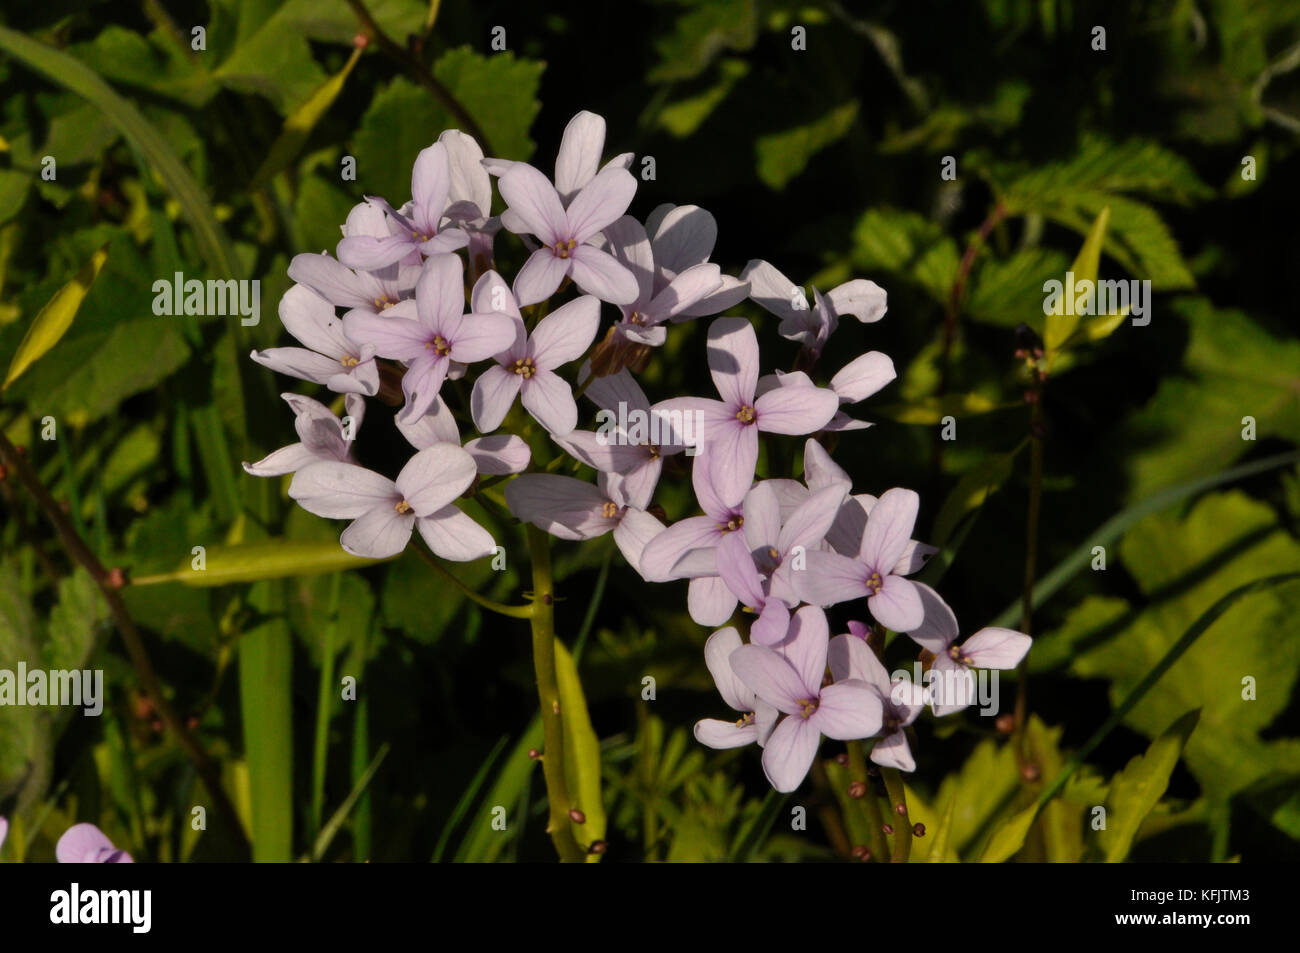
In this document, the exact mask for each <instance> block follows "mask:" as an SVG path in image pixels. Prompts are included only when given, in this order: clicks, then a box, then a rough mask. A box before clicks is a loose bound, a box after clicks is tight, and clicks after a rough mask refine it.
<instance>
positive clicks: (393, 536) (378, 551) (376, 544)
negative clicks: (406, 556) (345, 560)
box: [339, 503, 415, 559]
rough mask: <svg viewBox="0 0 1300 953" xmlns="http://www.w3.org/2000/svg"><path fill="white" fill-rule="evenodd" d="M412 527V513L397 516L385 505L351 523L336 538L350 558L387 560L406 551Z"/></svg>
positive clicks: (390, 507) (413, 521)
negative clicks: (361, 557)
mask: <svg viewBox="0 0 1300 953" xmlns="http://www.w3.org/2000/svg"><path fill="white" fill-rule="evenodd" d="M414 523H415V514H414V513H399V512H397V510H396V509H395V508H394V507H392V506H390V505H389V504H387V503H384V504H381V505H380V506H376V507H374V508H372V509H369V510H366V512H364V513H362V514H361V515H360V516H359V517H357V518H356V519H355V520H353V522H352V524H351V525H350V526H348V528H347V529H345V530H344V531H343V535H342V536H340V537H339V543H340V544H341V545H342V546H343V548H344V549H345V550H346V551H347V552H349V553H351V554H352V555H353V556H363V557H365V558H366V559H387V558H388V557H389V556H396V555H397V554H398V553H400V552H401V551H402V550H403V549H405V548H406V544H407V543H408V542H410V539H411V527H412V526H413V525H414Z"/></svg>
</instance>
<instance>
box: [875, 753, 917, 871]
mask: <svg viewBox="0 0 1300 953" xmlns="http://www.w3.org/2000/svg"><path fill="white" fill-rule="evenodd" d="M880 776H881V777H882V778H884V779H885V790H886V791H888V792H889V808H890V809H889V822H890V823H891V824H893V825H894V852H893V854H892V855H891V856H890V858H889V859H890V861H892V862H893V863H895V864H905V863H907V857H908V854H910V853H911V852H912V824H911V821H910V820H908V817H907V793H906V792H905V791H904V790H903V776H902V774H900V773H899V771H898V769H897V768H881V769H880ZM900 806H901V807H902V808H903V813H901V814H900V813H898V808H899V807H900Z"/></svg>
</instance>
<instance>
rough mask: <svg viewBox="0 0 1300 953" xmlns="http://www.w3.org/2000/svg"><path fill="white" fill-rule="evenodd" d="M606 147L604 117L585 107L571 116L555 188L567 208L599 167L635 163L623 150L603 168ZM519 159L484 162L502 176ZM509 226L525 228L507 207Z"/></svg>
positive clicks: (518, 229)
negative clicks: (514, 220)
mask: <svg viewBox="0 0 1300 953" xmlns="http://www.w3.org/2000/svg"><path fill="white" fill-rule="evenodd" d="M604 151H605V120H604V118H603V117H601V116H598V115H596V114H595V113H593V112H587V111H586V110H585V109H584V110H583V111H582V112H580V113H578V114H577V115H575V116H574V117H573V118H572V119H570V120H569V123H568V125H567V126H565V127H564V135H563V136H562V137H561V139H560V149H559V151H558V152H557V153H556V154H555V189H556V191H557V192H558V193H559V196H560V201H561V202H563V203H564V207H565V208H568V207H569V203H570V202H572V201H573V199H574V197H575V196H576V195H577V194H578V192H579V191H581V190H582V188H583V187H584V186H585V185H586V184H587V183H588V182H590V181H591V180H592V179H594V178H595V177H596V172H597V169H599V170H600V171H601V172H603V171H605V170H606V169H626V168H627V167H628V166H630V165H631V164H632V153H630V152H624V153H621V154H620V155H617V156H615V157H614V158H612V159H610V160H609V161H608V162H607V163H605V165H604V167H603V168H602V167H601V165H600V158H601V156H602V155H603V154H604ZM521 164H522V163H519V162H511V161H510V160H508V159H484V160H483V165H484V167H485V168H486V169H487V170H488V172H490V173H491V174H492V175H496V176H502V175H505V174H506V173H507V172H509V171H510V170H511V169H512V168H513V167H514V166H517V165H521ZM501 218H502V221H503V222H505V223H506V227H507V228H508V229H510V231H512V232H521V231H526V228H525V227H524V226H523V223H522V222H514V223H511V221H510V219H511V213H510V210H509V209H507V210H506V211H505V213H504V214H502V216H501Z"/></svg>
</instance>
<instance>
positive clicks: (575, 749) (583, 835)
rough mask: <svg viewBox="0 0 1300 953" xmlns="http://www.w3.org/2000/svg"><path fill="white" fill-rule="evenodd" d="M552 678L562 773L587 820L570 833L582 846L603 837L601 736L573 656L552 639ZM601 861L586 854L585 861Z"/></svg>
mask: <svg viewBox="0 0 1300 953" xmlns="http://www.w3.org/2000/svg"><path fill="white" fill-rule="evenodd" d="M555 678H556V682H557V683H558V686H559V690H560V712H561V718H560V720H561V722H562V723H563V725H564V775H565V780H566V782H567V784H568V788H569V796H570V797H571V798H573V800H574V807H576V808H578V809H579V810H581V811H582V813H583V814H584V815H586V820H585V821H584V822H583V823H581V824H578V823H576V822H571V823H573V836H574V837H575V838H576V839H577V841H578V843H579V844H580V845H582V846H584V847H585V846H586V845H588V844H591V843H592V842H594V841H598V840H604V839H605V802H604V799H603V797H602V795H601V791H600V739H599V738H597V737H596V731H595V729H593V728H592V726H591V715H590V714H588V712H587V700H586V698H585V697H583V694H582V682H581V681H580V680H579V678H578V668H577V666H576V665H574V663H573V656H572V655H570V654H569V650H568V649H567V648H565V647H564V643H563V642H561V641H560V640H559V639H556V640H555ZM599 860H600V855H599V854H588V855H587V861H588V863H596V862H598V861H599Z"/></svg>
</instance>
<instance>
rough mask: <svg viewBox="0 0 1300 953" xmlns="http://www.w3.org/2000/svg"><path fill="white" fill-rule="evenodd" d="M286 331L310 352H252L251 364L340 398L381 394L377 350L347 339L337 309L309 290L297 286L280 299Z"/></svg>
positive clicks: (300, 349) (278, 349) (280, 349)
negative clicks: (308, 383) (339, 395)
mask: <svg viewBox="0 0 1300 953" xmlns="http://www.w3.org/2000/svg"><path fill="white" fill-rule="evenodd" d="M279 310H280V320H281V322H283V324H284V327H285V330H286V331H288V332H289V333H290V334H292V335H293V336H294V337H295V338H297V339H298V341H299V342H300V343H301V344H304V345H306V347H273V348H269V349H268V350H265V351H254V352H253V353H252V358H253V360H255V361H257V363H259V364H261V365H263V366H264V367H269V368H270V369H271V370H273V371H279V372H280V373H281V374H288V375H290V376H291V377H297V378H300V379H302V380H307V381H312V382H314V383H316V384H323V385H325V386H326V387H328V388H329V389H330V390H332V391H334V392H335V393H336V394H365V395H366V396H368V397H373V396H374V395H375V394H377V393H378V392H379V368H378V367H376V366H375V361H374V357H375V349H374V347H373V346H372V345H370V344H366V343H358V342H356V341H354V340H353V339H352V338H351V337H349V336H348V334H347V332H346V330H345V328H344V323H343V322H342V321H340V320H339V319H338V317H337V315H335V313H334V306H333V305H331V304H330V303H329V302H328V301H326V300H325V299H324V298H322V297H321V296H320V295H319V294H317V293H316V292H315V291H313V290H312V289H310V288H308V287H307V286H306V285H301V284H299V285H294V286H293V287H292V288H290V289H289V290H288V291H286V292H285V293H284V297H283V298H281V299H280V309H279Z"/></svg>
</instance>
